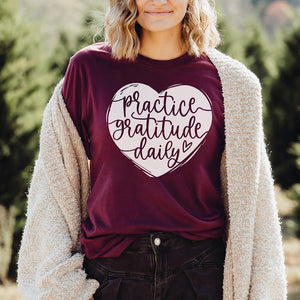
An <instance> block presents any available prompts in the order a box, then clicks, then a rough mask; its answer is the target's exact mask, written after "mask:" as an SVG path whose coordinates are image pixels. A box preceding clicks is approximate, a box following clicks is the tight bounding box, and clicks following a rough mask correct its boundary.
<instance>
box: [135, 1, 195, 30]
mask: <svg viewBox="0 0 300 300" xmlns="http://www.w3.org/2000/svg"><path fill="white" fill-rule="evenodd" d="M189 1H190V0H136V6H137V9H138V13H139V15H138V18H137V22H138V23H139V25H140V26H141V27H142V28H143V32H146V31H148V32H162V31H173V30H176V29H181V24H182V20H183V18H184V16H185V14H186V10H187V5H188V2H189Z"/></svg>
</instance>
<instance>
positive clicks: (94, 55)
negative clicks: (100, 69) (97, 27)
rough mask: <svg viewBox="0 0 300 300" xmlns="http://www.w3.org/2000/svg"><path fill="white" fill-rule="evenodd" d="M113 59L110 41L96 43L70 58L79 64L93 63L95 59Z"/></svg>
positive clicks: (72, 61) (71, 61)
mask: <svg viewBox="0 0 300 300" xmlns="http://www.w3.org/2000/svg"><path fill="white" fill-rule="evenodd" d="M99 59H100V60H101V59H103V60H112V59H113V58H112V56H111V47H110V45H109V44H108V43H105V42H102V43H96V44H92V45H89V46H87V47H84V48H82V49H80V50H79V51H78V52H76V53H75V54H74V55H73V56H72V57H71V59H70V63H73V64H76V65H77V66H85V65H89V64H93V63H94V62H95V60H97V61H99Z"/></svg>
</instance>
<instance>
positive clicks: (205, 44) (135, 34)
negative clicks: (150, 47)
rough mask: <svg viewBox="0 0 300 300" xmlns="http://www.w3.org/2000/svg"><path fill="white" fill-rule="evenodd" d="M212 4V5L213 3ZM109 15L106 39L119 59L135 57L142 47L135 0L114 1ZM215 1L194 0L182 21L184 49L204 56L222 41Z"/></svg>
mask: <svg viewBox="0 0 300 300" xmlns="http://www.w3.org/2000/svg"><path fill="white" fill-rule="evenodd" d="M210 2H211V3H212V5H211V4H210ZM109 4H110V5H109V9H108V11H107V13H106V16H105V40H106V41H107V42H109V43H110V44H111V48H112V55H113V56H114V57H115V58H117V59H129V60H134V59H135V58H136V57H137V55H138V53H139V50H140V43H141V42H140V37H141V33H142V28H141V26H140V25H139V24H138V23H137V17H138V9H137V7H136V4H135V0H110V1H109ZM216 23H217V15H216V11H215V6H214V1H209V0H191V1H190V2H189V4H188V7H187V12H186V14H185V16H184V18H183V20H182V33H181V36H182V41H183V45H184V50H185V52H187V53H188V54H190V55H195V56H200V55H201V54H202V53H203V52H204V51H206V50H207V49H209V48H214V47H216V46H217V45H218V44H219V43H220V35H219V33H218V30H217V25H216Z"/></svg>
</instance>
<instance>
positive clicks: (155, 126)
mask: <svg viewBox="0 0 300 300" xmlns="http://www.w3.org/2000/svg"><path fill="white" fill-rule="evenodd" d="M211 122H212V110H211V103H210V100H209V98H208V97H207V96H206V95H205V94H204V93H203V92H202V91H200V90H198V89H196V88H194V87H192V86H189V85H174V86H171V87H169V88H168V89H166V90H165V91H162V92H160V93H157V92H156V91H155V90H153V89H152V88H151V87H150V86H148V85H145V84H142V83H132V84H128V85H126V86H124V87H122V88H121V89H119V90H118V92H117V93H116V94H115V96H114V98H113V101H112V104H111V105H110V107H109V108H108V110H107V124H108V128H109V132H110V134H111V137H112V139H113V141H114V142H115V144H116V145H117V146H118V148H119V149H120V151H121V152H122V153H123V154H124V155H125V156H127V157H128V158H129V159H130V160H131V161H133V163H134V164H135V165H136V166H137V167H139V168H140V169H141V170H143V171H144V172H145V173H146V174H147V175H149V176H151V177H159V176H161V175H163V174H166V173H167V172H170V171H173V170H175V169H176V168H178V167H179V166H181V165H183V164H184V163H186V162H187V161H188V160H189V159H191V158H192V156H193V155H194V154H195V153H196V151H197V150H198V149H199V148H200V146H201V145H202V144H203V142H204V141H205V137H206V135H207V133H208V131H209V129H210V126H211Z"/></svg>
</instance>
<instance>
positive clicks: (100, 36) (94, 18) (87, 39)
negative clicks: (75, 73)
mask: <svg viewBox="0 0 300 300" xmlns="http://www.w3.org/2000/svg"><path fill="white" fill-rule="evenodd" d="M102 10H103V8H102V6H99V7H98V9H97V10H92V11H91V10H88V11H87V13H86V14H85V16H84V18H83V22H82V28H81V30H80V32H79V33H73V34H70V33H67V32H65V31H61V32H59V34H58V42H57V46H56V47H55V49H54V51H53V55H52V56H51V58H50V60H49V65H50V69H51V70H53V71H54V72H55V73H56V74H57V77H58V78H61V77H63V76H64V75H65V72H66V70H67V67H68V64H69V59H70V57H71V56H72V55H74V53H76V52H77V51H78V50H80V49H81V48H83V47H86V46H88V45H90V44H92V43H94V42H100V41H103V40H104V31H103V30H101V27H102V25H101V23H102V21H103V13H102ZM58 78H57V79H56V80H58Z"/></svg>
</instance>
